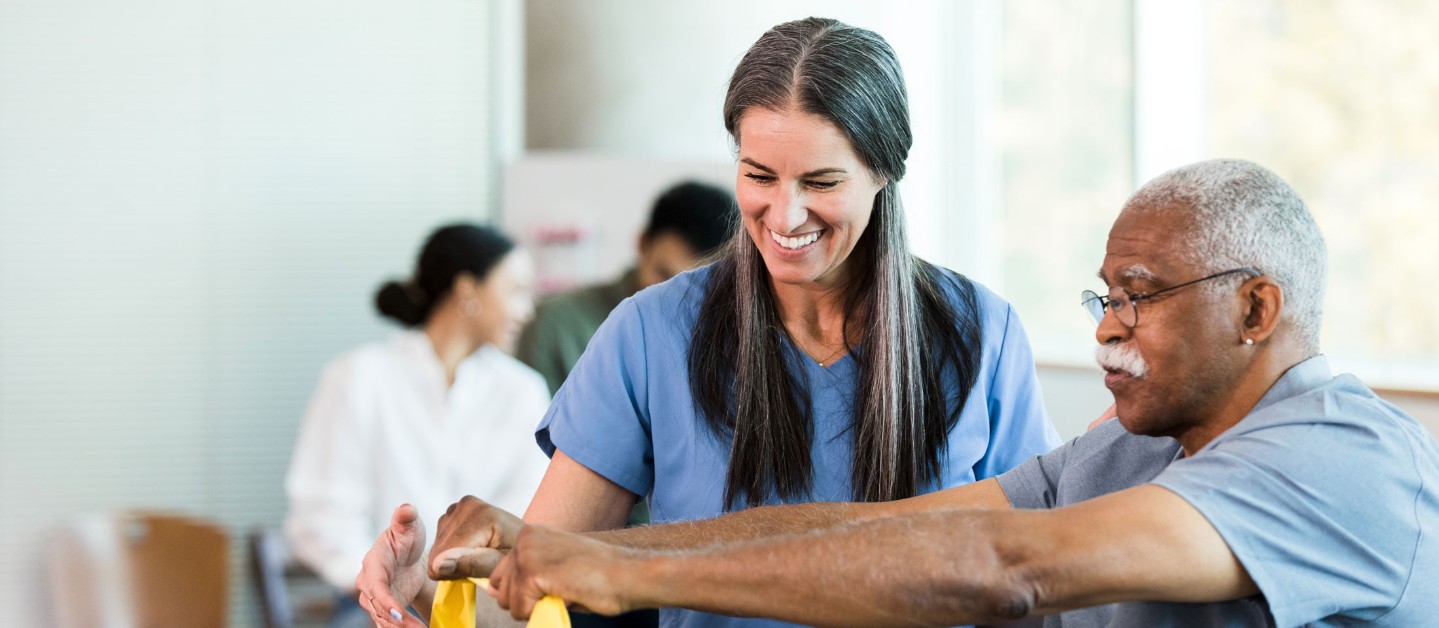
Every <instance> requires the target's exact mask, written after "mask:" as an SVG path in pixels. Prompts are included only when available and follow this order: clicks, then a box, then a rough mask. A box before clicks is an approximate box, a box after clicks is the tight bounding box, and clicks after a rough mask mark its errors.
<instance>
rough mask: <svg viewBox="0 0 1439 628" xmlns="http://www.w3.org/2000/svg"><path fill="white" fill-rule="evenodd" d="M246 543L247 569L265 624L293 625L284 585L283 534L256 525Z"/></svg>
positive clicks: (270, 627) (276, 627) (286, 557)
mask: <svg viewBox="0 0 1439 628" xmlns="http://www.w3.org/2000/svg"><path fill="white" fill-rule="evenodd" d="M249 545H250V573H251V574H252V575H253V576H254V584H255V594H256V599H258V600H259V601H260V617H261V618H262V619H263V621H264V622H265V628H292V626H294V625H295V614H294V611H292V610H291V609H290V593H289V591H288V590H287V589H286V587H285V564H286V563H288V562H289V549H288V547H287V546H286V545H285V537H284V536H283V535H282V534H281V533H280V532H279V531H278V530H275V529H272V528H257V529H255V530H251V531H250V536H249Z"/></svg>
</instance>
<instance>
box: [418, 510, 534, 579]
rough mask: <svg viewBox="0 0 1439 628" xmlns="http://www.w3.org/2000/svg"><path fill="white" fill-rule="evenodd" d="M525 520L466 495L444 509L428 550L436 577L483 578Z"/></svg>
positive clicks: (512, 545) (498, 560) (510, 544)
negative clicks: (433, 541) (431, 546)
mask: <svg viewBox="0 0 1439 628" xmlns="http://www.w3.org/2000/svg"><path fill="white" fill-rule="evenodd" d="M524 525H525V523H524V521H521V520H520V518H519V517H516V516H514V515H512V514H510V513H508V512H505V511H503V510H501V509H499V508H497V507H495V506H493V505H491V504H488V503H485V501H484V500H481V499H479V498H478V497H474V496H472V495H466V496H464V497H463V498H461V499H460V501H457V502H455V503H453V504H450V507H449V509H447V510H445V514H444V515H442V516H441V517H440V523H439V526H438V527H437V528H436V530H435V547H434V548H433V549H432V550H431V551H430V554H431V556H432V558H431V559H430V577H431V578H434V579H435V580H454V579H457V578H482V577H485V576H488V575H490V571H491V570H493V569H494V568H495V565H496V564H498V563H499V562H500V559H501V558H504V552H506V551H509V549H510V548H511V547H514V545H515V539H516V537H517V536H518V535H519V533H520V528H522V527H524Z"/></svg>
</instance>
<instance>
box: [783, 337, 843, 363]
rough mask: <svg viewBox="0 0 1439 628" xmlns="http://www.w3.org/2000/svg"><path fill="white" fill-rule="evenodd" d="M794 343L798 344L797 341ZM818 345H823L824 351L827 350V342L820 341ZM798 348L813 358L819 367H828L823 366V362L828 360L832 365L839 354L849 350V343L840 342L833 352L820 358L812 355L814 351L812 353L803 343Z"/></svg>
mask: <svg viewBox="0 0 1439 628" xmlns="http://www.w3.org/2000/svg"><path fill="white" fill-rule="evenodd" d="M816 342H818V341H816ZM796 344H799V343H798V342H796ZM819 346H821V347H824V349H825V350H826V351H827V350H829V345H827V344H824V343H822V342H821V343H819ZM800 349H801V350H802V351H804V353H805V355H808V356H809V357H810V359H811V360H814V363H815V364H818V365H819V366H820V368H829V367H827V366H825V363H826V362H828V363H829V364H830V365H831V366H833V365H834V362H833V360H835V359H837V358H838V357H839V356H840V355H841V354H843V353H845V352H847V351H849V343H844V344H841V345H840V347H839V348H838V349H835V350H834V351H833V352H831V353H830V354H829V355H827V356H825V357H824V359H820V358H816V357H814V353H812V352H811V351H810V350H809V349H806V348H804V346H803V345H801V346H800Z"/></svg>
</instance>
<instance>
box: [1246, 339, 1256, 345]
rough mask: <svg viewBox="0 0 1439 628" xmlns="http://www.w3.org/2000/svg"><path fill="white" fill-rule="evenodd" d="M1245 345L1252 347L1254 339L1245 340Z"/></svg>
mask: <svg viewBox="0 0 1439 628" xmlns="http://www.w3.org/2000/svg"><path fill="white" fill-rule="evenodd" d="M1244 344H1246V345H1252V344H1254V339H1253V338H1245V339H1244Z"/></svg>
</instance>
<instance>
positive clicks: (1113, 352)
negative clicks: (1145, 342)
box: [1094, 344, 1149, 378]
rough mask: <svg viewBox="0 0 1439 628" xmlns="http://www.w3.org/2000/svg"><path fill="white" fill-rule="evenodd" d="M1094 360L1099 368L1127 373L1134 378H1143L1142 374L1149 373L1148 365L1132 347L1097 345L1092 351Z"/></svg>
mask: <svg viewBox="0 0 1439 628" xmlns="http://www.w3.org/2000/svg"><path fill="white" fill-rule="evenodd" d="M1094 360H1095V361H1096V362H1099V366H1100V368H1103V369H1105V370H1108V371H1120V372H1123V373H1128V374H1129V375H1132V376H1134V377H1135V378H1140V377H1144V374H1145V373H1147V372H1149V364H1148V363H1146V362H1145V361H1144V356H1142V355H1139V351H1138V350H1136V349H1135V348H1134V347H1133V345H1122V344H1104V345H1099V347H1098V348H1096V349H1095V350H1094Z"/></svg>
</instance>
